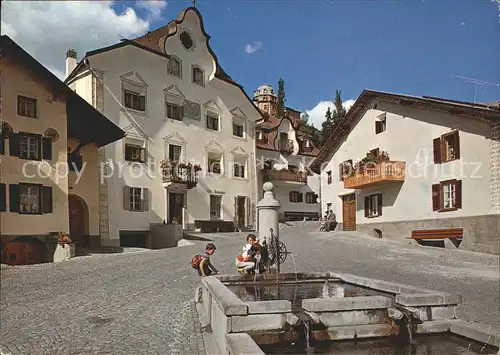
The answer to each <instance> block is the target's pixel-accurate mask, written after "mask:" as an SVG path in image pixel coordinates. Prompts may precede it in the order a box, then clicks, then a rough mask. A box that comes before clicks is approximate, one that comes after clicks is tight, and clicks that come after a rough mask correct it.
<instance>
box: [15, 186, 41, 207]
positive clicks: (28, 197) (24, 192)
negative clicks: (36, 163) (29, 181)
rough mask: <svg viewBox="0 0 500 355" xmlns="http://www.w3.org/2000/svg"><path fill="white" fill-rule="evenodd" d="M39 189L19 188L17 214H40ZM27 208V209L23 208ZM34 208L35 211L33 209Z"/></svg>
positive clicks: (38, 187) (31, 187)
mask: <svg viewBox="0 0 500 355" xmlns="http://www.w3.org/2000/svg"><path fill="white" fill-rule="evenodd" d="M41 190H42V189H41V187H40V186H29V185H22V184H21V185H20V186H19V213H20V214H39V213H40V212H41V207H42V201H41V195H42V194H41ZM25 206H27V208H24V207H25ZM33 207H35V209H33Z"/></svg>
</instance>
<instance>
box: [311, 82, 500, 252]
mask: <svg viewBox="0 0 500 355" xmlns="http://www.w3.org/2000/svg"><path fill="white" fill-rule="evenodd" d="M363 166H364V168H363ZM312 168H313V169H314V170H316V171H318V172H320V173H321V201H322V203H323V204H324V206H325V207H326V208H332V209H333V211H334V212H335V213H336V214H337V218H338V220H339V222H342V225H341V226H340V227H341V228H342V227H343V229H344V230H355V229H357V230H361V231H367V232H373V233H374V234H375V235H377V236H379V237H389V238H399V239H403V238H411V237H413V238H414V239H417V240H419V241H421V242H422V243H424V241H429V240H430V241H432V242H434V243H438V244H441V245H443V244H444V241H445V239H446V238H450V239H449V240H451V241H453V242H454V243H455V244H456V245H458V242H460V240H461V239H462V237H463V242H462V244H461V245H460V248H465V249H469V250H476V251H482V252H489V253H494V254H498V253H499V239H500V237H499V235H500V230H499V226H500V217H499V216H500V107H498V104H497V105H496V106H495V105H481V104H473V103H467V102H457V101H452V100H445V99H438V98H431V97H413V96H407V95H399V94H391V93H383V92H377V91H370V90H365V91H363V92H362V94H361V95H360V97H359V98H358V99H357V101H356V102H355V104H354V106H353V107H352V108H351V109H350V110H349V112H348V114H347V116H346V117H345V119H344V120H343V121H342V122H341V124H339V126H338V127H337V128H336V129H335V131H334V132H333V134H332V136H331V137H330V139H329V141H328V142H327V143H326V144H325V146H324V148H323V149H322V150H321V152H320V153H319V154H318V157H317V159H316V160H315V161H314V162H313V164H312ZM447 243H448V242H447Z"/></svg>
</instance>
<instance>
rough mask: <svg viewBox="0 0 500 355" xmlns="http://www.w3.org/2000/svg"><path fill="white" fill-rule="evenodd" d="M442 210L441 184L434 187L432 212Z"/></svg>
mask: <svg viewBox="0 0 500 355" xmlns="http://www.w3.org/2000/svg"><path fill="white" fill-rule="evenodd" d="M440 209H441V184H434V185H432V210H433V211H439V210H440Z"/></svg>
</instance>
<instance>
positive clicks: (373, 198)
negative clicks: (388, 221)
mask: <svg viewBox="0 0 500 355" xmlns="http://www.w3.org/2000/svg"><path fill="white" fill-rule="evenodd" d="M379 216H382V194H375V195H370V196H365V217H367V218H372V217H379Z"/></svg>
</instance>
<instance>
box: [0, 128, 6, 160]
mask: <svg viewBox="0 0 500 355" xmlns="http://www.w3.org/2000/svg"><path fill="white" fill-rule="evenodd" d="M0 154H2V155H3V154H5V137H4V136H3V135H1V133H0Z"/></svg>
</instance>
